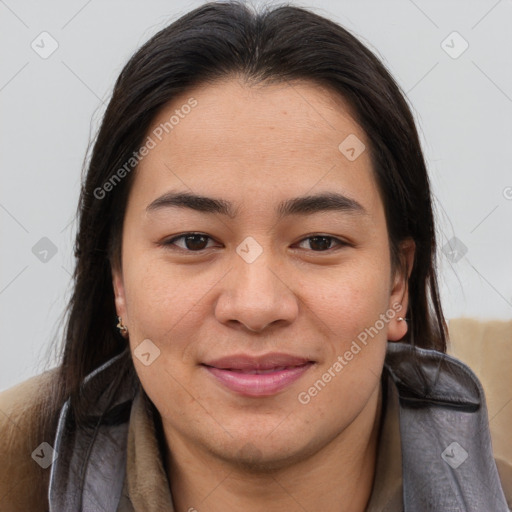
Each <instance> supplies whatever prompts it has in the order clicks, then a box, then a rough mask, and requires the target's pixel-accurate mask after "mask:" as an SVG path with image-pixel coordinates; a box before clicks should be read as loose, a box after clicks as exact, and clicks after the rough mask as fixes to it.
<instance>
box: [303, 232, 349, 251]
mask: <svg viewBox="0 0 512 512" xmlns="http://www.w3.org/2000/svg"><path fill="white" fill-rule="evenodd" d="M308 241H309V246H310V248H311V249H312V250H313V251H315V252H326V251H328V250H330V249H332V248H333V247H332V246H331V242H336V243H337V245H338V247H343V246H345V245H348V244H347V243H346V242H343V241H342V240H339V239H338V238H335V237H333V236H327V235H315V236H309V237H307V238H304V239H303V240H301V242H300V243H299V245H301V244H303V243H304V242H306V243H308Z"/></svg>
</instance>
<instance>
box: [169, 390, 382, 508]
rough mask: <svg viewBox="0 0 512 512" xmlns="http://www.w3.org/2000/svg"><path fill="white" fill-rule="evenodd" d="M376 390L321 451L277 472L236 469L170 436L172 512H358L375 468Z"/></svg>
mask: <svg viewBox="0 0 512 512" xmlns="http://www.w3.org/2000/svg"><path fill="white" fill-rule="evenodd" d="M381 408H382V391H381V386H380V385H379V387H378V388H377V389H376V392H375V393H374V394H373V395H372V397H371V398H370V400H369V401H368V403H367V405H366V407H365V409H364V410H363V411H362V412H361V414H360V415H359V416H358V417H357V418H356V419H355V420H354V421H353V422H352V423H351V424H350V425H349V426H348V427H347V428H346V429H345V430H344V431H343V432H341V433H339V434H338V435H336V436H335V437H334V438H333V439H332V440H331V442H329V443H328V444H326V445H325V446H324V447H323V448H322V449H321V450H319V451H317V452H316V453H314V454H312V455H311V456H309V457H307V458H304V459H302V460H300V461H294V462H293V463H290V465H288V466H284V467H281V468H280V469H267V470H265V471H262V470H261V469H260V470H254V471H252V470H250V469H247V468H240V467H237V466H235V465H234V464H229V463H227V462H226V461H219V460H218V459H216V458H214V457H212V456H211V455H209V454H205V453H199V452H198V451H197V449H196V448H194V447H192V446H191V445H190V443H189V442H188V441H186V440H185V439H183V438H180V437H179V436H173V437H172V443H171V444H172V446H173V450H172V457H171V456H170V451H169V450H167V468H168V477H169V481H170V483H171V493H172V496H173V502H174V507H175V511H176V512H194V511H197V512H221V511H222V512H224V511H225V510H244V511H246V512H256V511H261V510H265V512H277V511H282V510H290V511H304V510H323V511H325V512H364V511H365V510H366V505H367V503H368V501H369V499H370V495H371V491H372V487H373V479H374V474H375V467H376V458H377V445H378V434H379V428H380V416H381Z"/></svg>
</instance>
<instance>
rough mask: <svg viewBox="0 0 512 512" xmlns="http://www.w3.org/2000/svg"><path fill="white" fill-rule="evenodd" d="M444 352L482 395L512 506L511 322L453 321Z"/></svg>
mask: <svg viewBox="0 0 512 512" xmlns="http://www.w3.org/2000/svg"><path fill="white" fill-rule="evenodd" d="M448 328H449V333H450V341H449V345H448V353H450V354H452V355H453V356H455V357H456V358H458V359H459V360H461V361H463V362H464V363H465V364H467V365H468V366H469V367H470V368H471V369H472V370H473V371H474V373H475V374H476V375H477V377H478V379H479V380H480V382H481V384H482V387H483V389H484V393H485V399H486V402H487V409H488V412H489V430H490V433H491V440H492V447H493V453H494V457H495V460H496V466H497V468H498V472H499V475H500V479H501V481H502V484H503V490H504V491H505V495H506V496H507V500H508V504H509V507H512V436H511V435H510V425H511V424H512V371H511V370H512V366H511V365H512V320H486V321H484V320H478V319H475V318H454V319H452V320H450V322H449V326H448Z"/></svg>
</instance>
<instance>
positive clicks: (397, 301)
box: [388, 238, 416, 341]
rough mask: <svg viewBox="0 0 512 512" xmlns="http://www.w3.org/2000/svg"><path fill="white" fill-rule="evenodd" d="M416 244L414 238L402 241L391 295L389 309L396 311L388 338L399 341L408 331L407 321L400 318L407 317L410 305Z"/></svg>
mask: <svg viewBox="0 0 512 512" xmlns="http://www.w3.org/2000/svg"><path fill="white" fill-rule="evenodd" d="M415 252H416V244H415V243H414V240H413V239H412V238H407V239H406V240H404V241H403V242H401V243H400V249H399V259H400V264H399V265H398V267H397V268H396V271H395V275H394V278H393V284H392V287H391V293H390V296H389V305H388V307H389V309H390V311H395V312H396V315H395V317H394V318H393V319H392V320H391V321H390V322H389V326H388V340H389V341H399V340H401V339H402V338H403V337H404V336H405V334H406V333H407V329H408V326H407V321H406V320H398V318H405V315H406V313H407V307H408V305H409V277H410V276H411V272H412V267H413V265H414V254H415Z"/></svg>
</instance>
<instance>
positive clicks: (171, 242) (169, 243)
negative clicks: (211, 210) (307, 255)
mask: <svg viewBox="0 0 512 512" xmlns="http://www.w3.org/2000/svg"><path fill="white" fill-rule="evenodd" d="M187 236H198V237H199V236H202V237H205V238H208V239H209V240H213V238H212V237H210V236H208V235H206V234H204V233H194V232H190V233H184V234H182V235H179V236H175V237H173V238H171V239H169V240H166V241H164V242H162V243H161V244H160V245H162V246H164V247H171V246H173V245H174V243H175V242H176V241H177V240H180V239H185V237H187ZM312 238H326V239H328V240H331V241H335V242H336V243H337V247H329V248H328V249H326V250H325V251H314V250H313V249H310V250H311V252H316V253H325V252H332V251H333V250H338V249H340V248H342V247H344V246H348V245H350V244H349V243H348V242H344V241H343V240H340V239H339V238H336V237H334V236H330V235H321V234H315V235H311V236H307V237H305V238H303V239H302V240H300V241H299V243H301V242H304V241H305V240H310V239H312ZM174 247H177V248H178V249H180V250H182V251H184V252H189V253H201V252H203V251H206V250H207V249H209V248H204V249H199V250H197V251H194V250H191V249H187V248H183V247H179V246H176V245H174Z"/></svg>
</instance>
